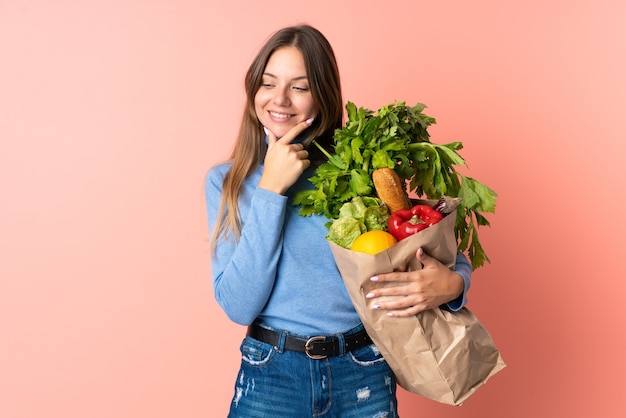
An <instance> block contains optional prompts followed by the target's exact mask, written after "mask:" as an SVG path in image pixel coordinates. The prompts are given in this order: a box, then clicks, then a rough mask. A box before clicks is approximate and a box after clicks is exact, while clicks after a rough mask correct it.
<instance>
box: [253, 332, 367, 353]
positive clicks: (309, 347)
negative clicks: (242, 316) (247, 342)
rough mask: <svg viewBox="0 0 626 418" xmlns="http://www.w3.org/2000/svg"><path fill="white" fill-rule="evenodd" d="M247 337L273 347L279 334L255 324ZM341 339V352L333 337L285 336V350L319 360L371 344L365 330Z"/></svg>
mask: <svg viewBox="0 0 626 418" xmlns="http://www.w3.org/2000/svg"><path fill="white" fill-rule="evenodd" d="M248 335H249V336H250V337H252V338H254V339H256V340H259V341H262V342H264V343H267V344H271V345H273V346H278V343H279V341H280V332H276V331H272V330H269V329H267V328H263V327H260V326H258V325H255V324H253V325H250V326H249V327H248ZM343 339H344V347H343V348H344V349H343V350H341V347H339V341H340V340H339V338H337V337H335V336H332V337H325V336H318V337H311V338H309V339H308V340H303V339H301V338H296V337H293V336H291V335H289V334H287V335H286V336H285V350H291V351H298V352H300V353H305V354H306V355H307V356H309V357H310V358H312V359H315V360H319V359H323V358H326V357H328V356H337V355H339V354H341V353H342V352H343V353H347V352H349V351H352V350H355V349H357V348H359V347H363V346H366V345H369V344H372V340H371V338H370V336H369V335H367V332H365V330H363V331H360V332H357V333H356V334H351V335H345V336H344V337H343Z"/></svg>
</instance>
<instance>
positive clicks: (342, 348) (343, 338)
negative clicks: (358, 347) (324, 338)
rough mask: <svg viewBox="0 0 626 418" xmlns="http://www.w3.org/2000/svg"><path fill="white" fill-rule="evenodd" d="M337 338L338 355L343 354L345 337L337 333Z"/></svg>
mask: <svg viewBox="0 0 626 418" xmlns="http://www.w3.org/2000/svg"><path fill="white" fill-rule="evenodd" d="M337 340H338V342H339V353H338V354H339V355H340V356H343V355H344V354H346V338H345V336H344V335H343V334H339V335H337Z"/></svg>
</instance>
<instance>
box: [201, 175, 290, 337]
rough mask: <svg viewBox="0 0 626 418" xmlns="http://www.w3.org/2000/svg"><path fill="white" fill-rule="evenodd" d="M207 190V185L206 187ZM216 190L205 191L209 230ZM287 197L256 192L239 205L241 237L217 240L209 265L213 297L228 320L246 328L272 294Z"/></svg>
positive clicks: (217, 207) (216, 195)
mask: <svg viewBox="0 0 626 418" xmlns="http://www.w3.org/2000/svg"><path fill="white" fill-rule="evenodd" d="M207 187H209V186H207ZM219 195H220V193H219V190H214V191H212V192H211V191H210V189H209V191H208V192H207V210H208V216H209V229H210V231H213V229H214V227H215V225H214V223H215V220H216V219H217V214H218V210H219V206H218V205H219V203H217V200H218V198H219ZM285 207H286V198H285V197H284V196H278V195H276V194H274V193H271V192H268V191H264V190H260V189H256V190H255V191H254V192H253V195H252V197H251V199H250V200H249V201H248V202H247V203H246V204H242V207H241V208H240V213H241V215H242V218H243V219H242V229H241V237H240V239H239V241H238V242H235V240H234V238H233V237H220V238H219V240H218V242H217V243H216V246H215V252H214V254H213V257H212V262H211V272H212V277H213V290H214V293H215V298H216V300H217V302H218V303H219V305H220V306H221V307H222V309H223V310H224V312H226V314H227V315H228V317H229V318H230V319H231V320H233V321H234V322H236V323H239V324H243V325H247V324H249V323H251V322H252V321H253V320H254V319H255V318H256V317H257V316H258V314H259V313H260V312H261V310H262V309H263V307H264V306H265V304H266V303H267V300H268V298H269V296H270V294H271V291H272V288H273V286H274V280H275V277H276V269H277V264H278V260H279V258H280V254H281V248H282V225H283V221H284V214H285Z"/></svg>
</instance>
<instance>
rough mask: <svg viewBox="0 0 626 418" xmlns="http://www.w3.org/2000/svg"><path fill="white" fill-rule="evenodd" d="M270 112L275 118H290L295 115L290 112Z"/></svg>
mask: <svg viewBox="0 0 626 418" xmlns="http://www.w3.org/2000/svg"><path fill="white" fill-rule="evenodd" d="M269 114H270V116H271V117H272V118H274V119H289V118H290V117H292V116H293V115H291V114H288V113H276V112H269Z"/></svg>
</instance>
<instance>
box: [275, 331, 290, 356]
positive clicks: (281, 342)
mask: <svg viewBox="0 0 626 418" xmlns="http://www.w3.org/2000/svg"><path fill="white" fill-rule="evenodd" d="M286 340H287V333H286V332H285V331H280V332H279V333H278V343H277V344H276V347H275V349H276V351H277V352H279V353H280V354H282V353H283V352H284V351H285V341H286Z"/></svg>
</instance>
